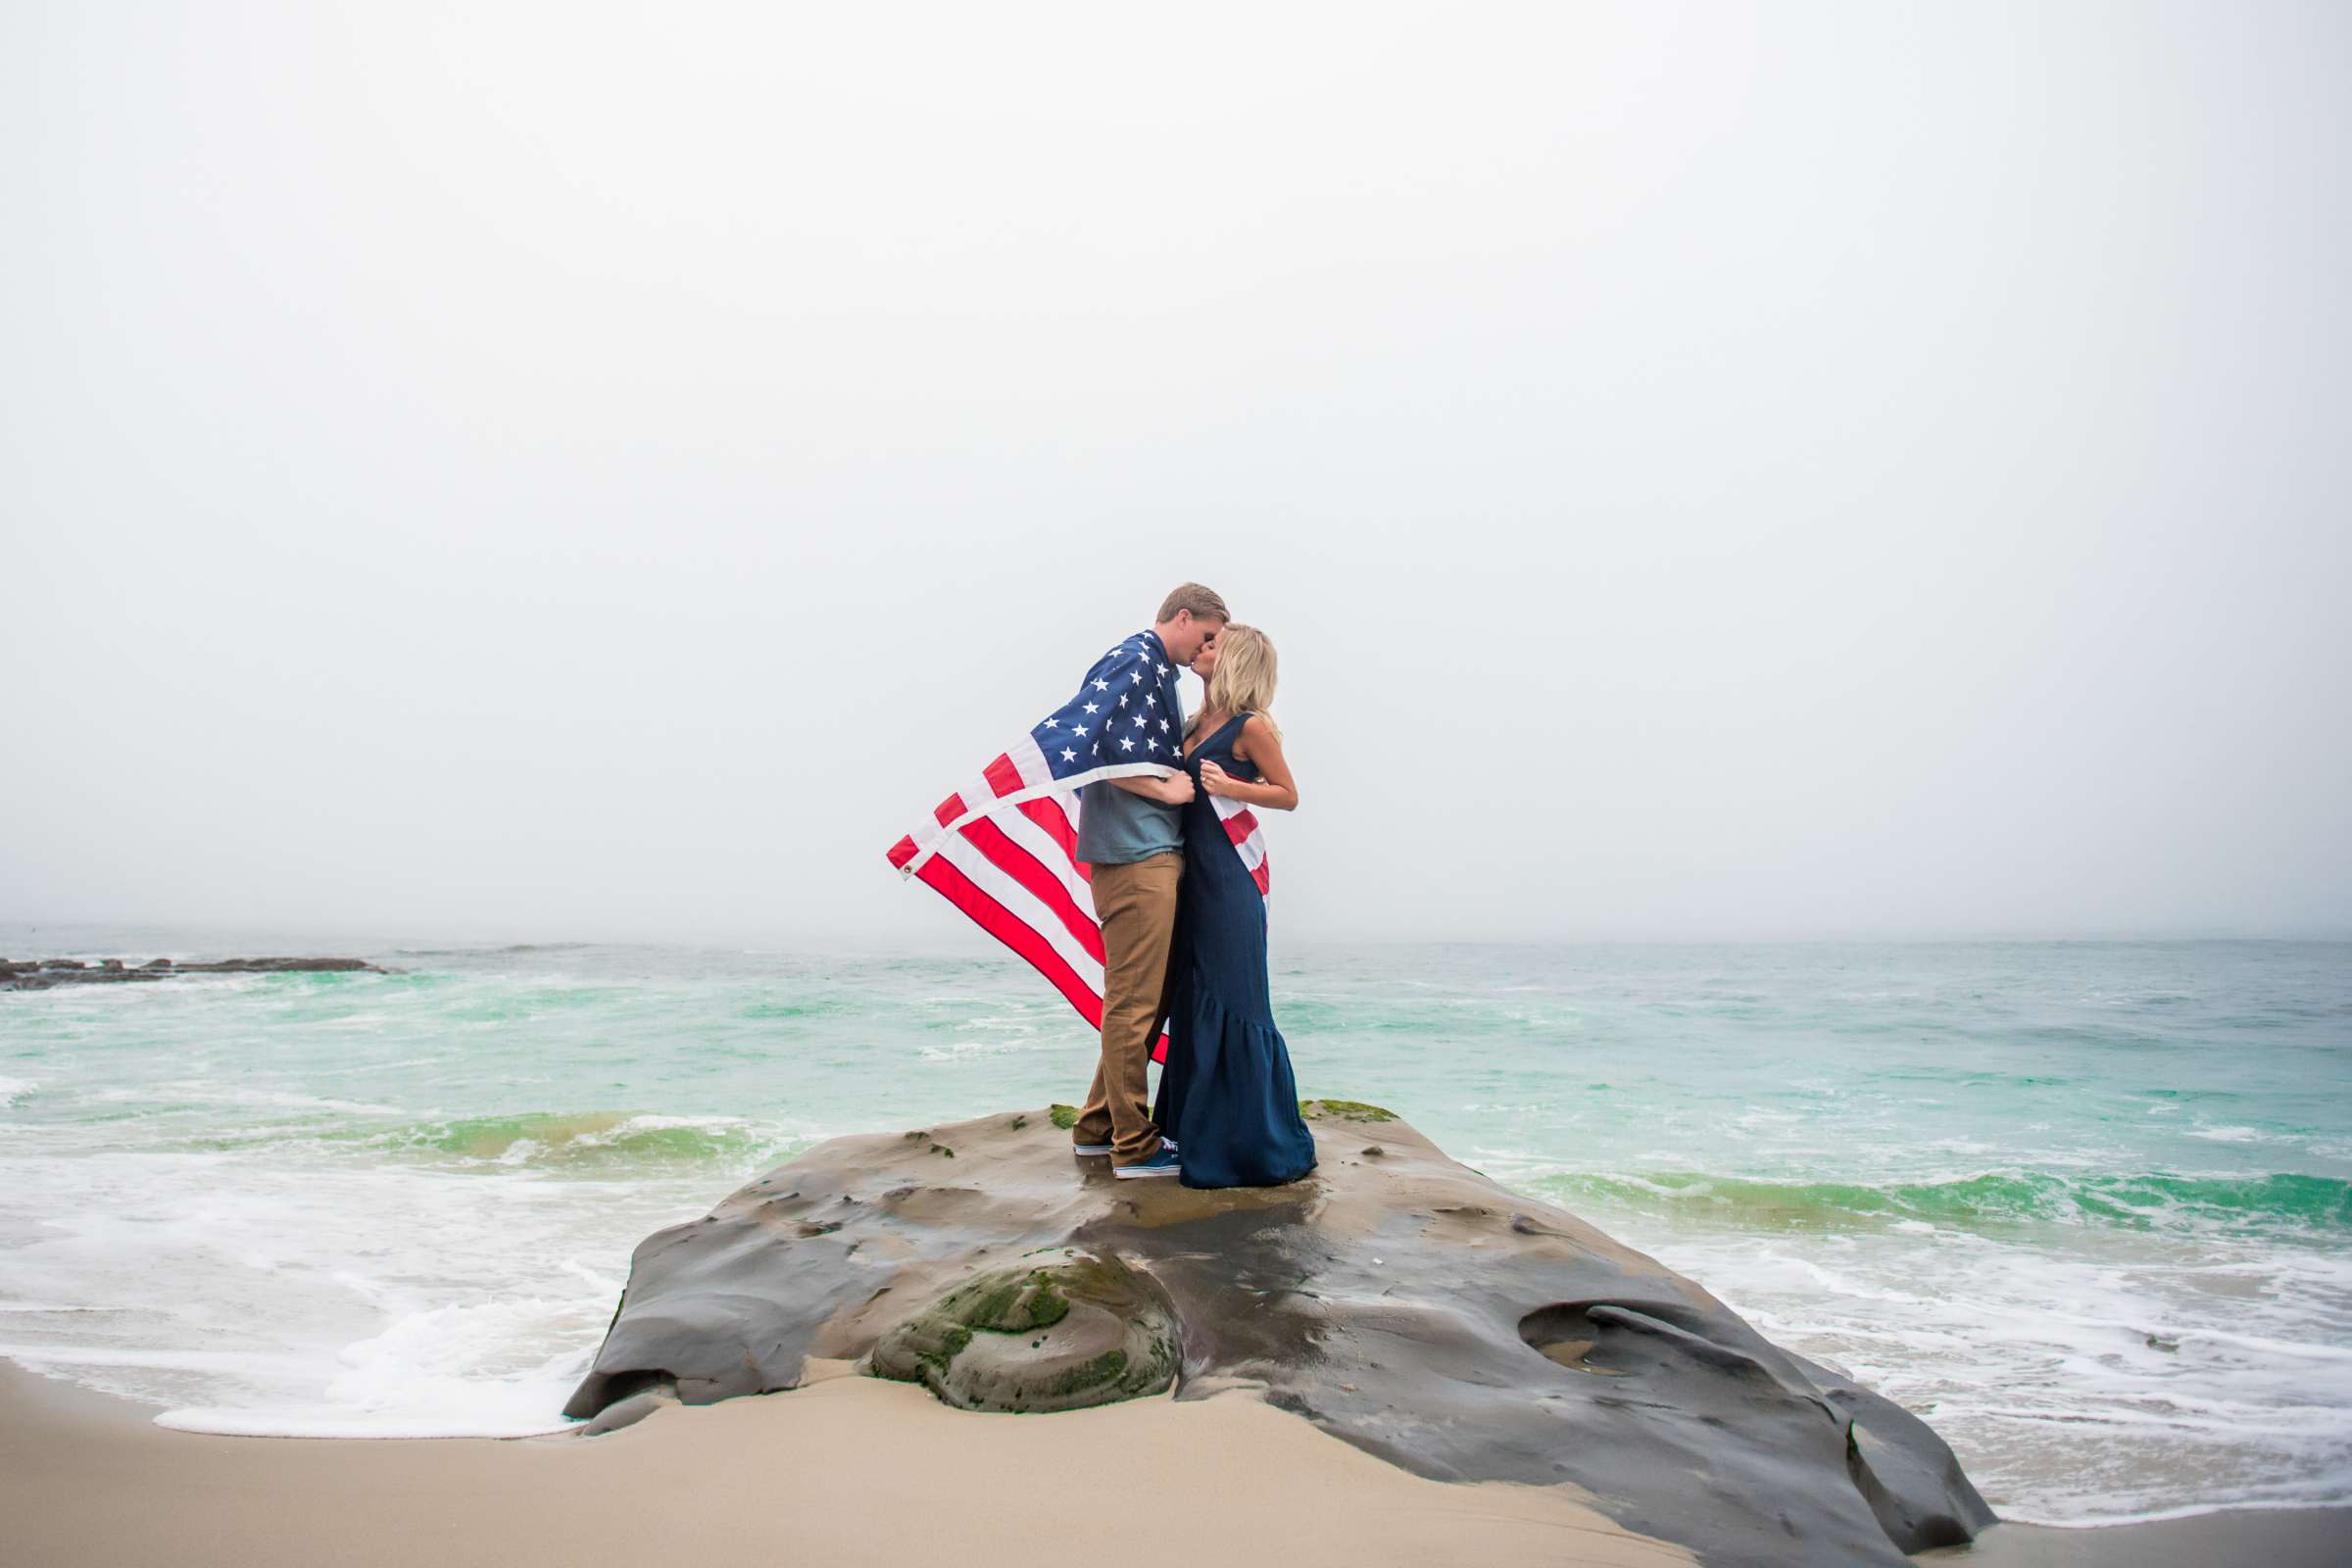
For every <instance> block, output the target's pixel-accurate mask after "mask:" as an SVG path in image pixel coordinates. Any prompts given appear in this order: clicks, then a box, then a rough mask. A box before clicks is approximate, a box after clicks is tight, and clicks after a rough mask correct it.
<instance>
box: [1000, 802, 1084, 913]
mask: <svg viewBox="0 0 2352 1568" xmlns="http://www.w3.org/2000/svg"><path fill="white" fill-rule="evenodd" d="M995 821H996V824H997V826H998V827H999V828H1000V829H1002V830H1003V831H1004V834H1005V837H1006V838H1008V839H1010V840H1011V841H1012V842H1013V843H1015V844H1017V845H1019V846H1020V847H1021V848H1022V849H1024V850H1027V851H1028V852H1029V853H1030V854H1031V855H1033V856H1035V857H1036V858H1037V863H1038V864H1040V865H1042V866H1044V867H1045V868H1046V869H1047V870H1049V871H1051V872H1053V873H1054V875H1055V876H1057V877H1059V878H1060V879H1061V885H1062V886H1063V887H1064V888H1065V889H1067V890H1068V891H1069V895H1070V900H1071V902H1072V903H1074V904H1076V905H1077V906H1078V909H1079V912H1080V913H1082V914H1085V915H1086V916H1087V917H1088V918H1090V919H1091V918H1093V915H1094V908H1095V892H1094V889H1092V888H1090V887H1088V886H1087V885H1086V878H1084V877H1082V876H1080V875H1079V874H1078V867H1077V866H1076V865H1075V864H1074V863H1073V862H1072V861H1071V859H1070V858H1069V857H1068V856H1067V855H1064V854H1063V853H1062V850H1061V846H1060V845H1059V844H1056V843H1055V842H1054V835H1053V834H1051V833H1048V832H1047V831H1046V830H1045V829H1044V828H1042V827H1039V826H1038V825H1037V824H1036V823H1035V822H1032V821H1030V820H1029V818H1028V817H1026V816H1024V815H1023V814H1022V813H1020V812H1019V811H1002V812H999V813H998V814H997V816H996V818H995ZM1054 924H1056V925H1059V924H1061V922H1060V921H1058V920H1056V921H1054ZM1098 929H1100V927H1098Z"/></svg>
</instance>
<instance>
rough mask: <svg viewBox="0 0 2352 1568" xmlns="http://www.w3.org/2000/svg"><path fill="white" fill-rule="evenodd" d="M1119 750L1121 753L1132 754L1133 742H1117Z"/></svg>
mask: <svg viewBox="0 0 2352 1568" xmlns="http://www.w3.org/2000/svg"><path fill="white" fill-rule="evenodd" d="M1119 750H1120V751H1122V752H1132V751H1134V750H1135V742H1133V741H1121V742H1119Z"/></svg>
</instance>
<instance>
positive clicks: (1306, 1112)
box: [1299, 1100, 1397, 1121]
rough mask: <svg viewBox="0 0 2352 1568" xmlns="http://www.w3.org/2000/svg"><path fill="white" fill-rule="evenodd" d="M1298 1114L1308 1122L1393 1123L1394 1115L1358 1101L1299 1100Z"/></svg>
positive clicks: (1385, 1109) (1387, 1109) (1390, 1111)
mask: <svg viewBox="0 0 2352 1568" xmlns="http://www.w3.org/2000/svg"><path fill="white" fill-rule="evenodd" d="M1299 1115H1301V1116H1304V1117H1305V1118H1306V1119H1307V1120H1308V1121H1318V1120H1331V1121H1395V1120H1396V1119H1397V1113H1396V1112H1395V1111H1393V1110H1390V1109H1389V1108H1387V1107H1386V1106H1383V1105H1367V1104H1365V1103H1363V1102H1362V1101H1360V1100H1301V1101H1300V1102H1299Z"/></svg>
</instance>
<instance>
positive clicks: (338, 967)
mask: <svg viewBox="0 0 2352 1568" xmlns="http://www.w3.org/2000/svg"><path fill="white" fill-rule="evenodd" d="M353 970H365V971H366V972H368V973H369V974H391V973H393V972H394V971H392V970H390V969H386V968H383V967H381V966H380V965H377V964H372V963H369V962H368V960H367V959H365V958H221V959H217V960H215V961H213V962H211V963H182V962H179V961H178V960H176V959H172V958H150V959H148V960H147V961H146V962H145V963H142V964H140V965H139V966H138V967H137V968H135V969H132V968H127V967H125V966H124V965H123V960H122V959H121V958H101V959H99V960H98V962H97V964H96V966H95V967H93V966H92V965H90V964H87V963H84V962H83V961H82V960H81V959H79V958H28V959H25V960H22V961H19V960H15V959H10V958H0V991H46V990H48V989H49V988H50V987H52V986H89V985H111V984H119V983H122V982H124V981H132V980H169V979H172V977H173V976H175V975H183V974H340V973H345V972H348V971H353Z"/></svg>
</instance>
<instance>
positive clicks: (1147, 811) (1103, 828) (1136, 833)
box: [1078, 779, 1184, 865]
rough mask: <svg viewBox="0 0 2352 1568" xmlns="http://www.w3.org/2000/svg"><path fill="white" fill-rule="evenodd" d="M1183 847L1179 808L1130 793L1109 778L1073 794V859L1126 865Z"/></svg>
mask: <svg viewBox="0 0 2352 1568" xmlns="http://www.w3.org/2000/svg"><path fill="white" fill-rule="evenodd" d="M1183 848H1184V809H1183V808H1182V807H1179V806H1162V805H1160V804H1159V802H1157V801H1148V800H1146V799H1144V798H1143V797H1142V796H1141V795H1132V794H1129V793H1128V792H1127V791H1125V790H1123V789H1121V788H1119V787H1118V786H1117V785H1116V784H1113V783H1112V782H1111V781H1110V780H1108V779H1101V780H1098V781H1097V782H1095V783H1092V784H1089V785H1088V786H1086V788H1084V789H1082V790H1080V791H1079V792H1078V858H1080V859H1081V860H1084V861H1085V862H1086V863H1087V864H1089V865H1127V864H1130V863H1132V862H1134V861H1136V860H1147V859H1150V858H1152V856H1154V855H1165V854H1167V853H1168V852H1169V851H1170V850H1181V849H1183Z"/></svg>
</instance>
